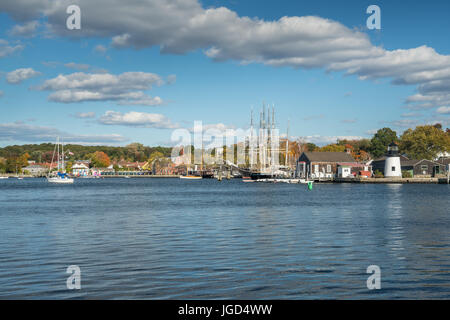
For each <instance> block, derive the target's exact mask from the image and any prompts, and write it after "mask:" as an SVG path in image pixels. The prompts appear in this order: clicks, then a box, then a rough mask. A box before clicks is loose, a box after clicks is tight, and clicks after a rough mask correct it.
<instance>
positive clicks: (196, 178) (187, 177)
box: [180, 175, 203, 180]
mask: <svg viewBox="0 0 450 320" xmlns="http://www.w3.org/2000/svg"><path fill="white" fill-rule="evenodd" d="M180 179H186V180H201V179H203V177H202V176H192V175H190V176H180Z"/></svg>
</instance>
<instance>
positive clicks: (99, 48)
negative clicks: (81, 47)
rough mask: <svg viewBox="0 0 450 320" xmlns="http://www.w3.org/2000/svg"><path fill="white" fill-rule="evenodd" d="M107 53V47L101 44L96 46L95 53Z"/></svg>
mask: <svg viewBox="0 0 450 320" xmlns="http://www.w3.org/2000/svg"><path fill="white" fill-rule="evenodd" d="M106 51H108V48H106V47H105V46H103V45H101V44H99V45H96V46H95V48H94V52H97V53H101V54H104V53H106Z"/></svg>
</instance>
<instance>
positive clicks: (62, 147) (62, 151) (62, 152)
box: [61, 140, 66, 173]
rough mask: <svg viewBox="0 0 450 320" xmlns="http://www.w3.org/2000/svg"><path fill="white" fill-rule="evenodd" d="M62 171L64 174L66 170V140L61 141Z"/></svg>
mask: <svg viewBox="0 0 450 320" xmlns="http://www.w3.org/2000/svg"><path fill="white" fill-rule="evenodd" d="M61 158H62V159H61V171H62V172H63V173H64V172H65V171H66V168H65V166H64V140H61Z"/></svg>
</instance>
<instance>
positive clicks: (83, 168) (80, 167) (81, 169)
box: [72, 162, 89, 177]
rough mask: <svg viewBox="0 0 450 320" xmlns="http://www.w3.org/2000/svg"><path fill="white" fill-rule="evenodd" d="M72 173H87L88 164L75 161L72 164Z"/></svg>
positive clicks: (81, 175) (77, 174)
mask: <svg viewBox="0 0 450 320" xmlns="http://www.w3.org/2000/svg"><path fill="white" fill-rule="evenodd" d="M72 174H73V175H74V176H77V177H84V176H87V175H89V166H87V165H86V164H84V163H82V162H81V163H75V164H74V165H73V166H72Z"/></svg>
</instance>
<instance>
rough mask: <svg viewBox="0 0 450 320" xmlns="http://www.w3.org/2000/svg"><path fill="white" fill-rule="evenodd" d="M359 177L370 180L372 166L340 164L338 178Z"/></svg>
mask: <svg viewBox="0 0 450 320" xmlns="http://www.w3.org/2000/svg"><path fill="white" fill-rule="evenodd" d="M357 176H360V177H365V178H370V177H371V176H372V166H370V165H368V164H365V163H358V162H340V163H338V164H337V177H338V178H354V177H357Z"/></svg>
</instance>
